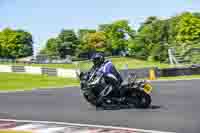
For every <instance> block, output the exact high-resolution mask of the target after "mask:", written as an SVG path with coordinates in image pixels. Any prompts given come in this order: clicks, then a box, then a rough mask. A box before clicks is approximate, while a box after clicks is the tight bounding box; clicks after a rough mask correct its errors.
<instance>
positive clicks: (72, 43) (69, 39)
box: [58, 29, 79, 55]
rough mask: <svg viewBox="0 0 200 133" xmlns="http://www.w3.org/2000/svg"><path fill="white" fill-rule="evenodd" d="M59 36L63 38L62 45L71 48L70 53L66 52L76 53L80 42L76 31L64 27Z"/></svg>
mask: <svg viewBox="0 0 200 133" xmlns="http://www.w3.org/2000/svg"><path fill="white" fill-rule="evenodd" d="M58 38H59V39H60V40H61V43H62V45H61V47H66V49H68V50H69V53H67V52H64V53H66V54H70V55H74V54H75V52H76V49H77V47H78V44H79V40H78V37H77V36H76V34H75V32H74V31H73V30H66V29H63V30H62V31H61V32H60V34H59V35H58ZM63 50H64V49H63Z"/></svg>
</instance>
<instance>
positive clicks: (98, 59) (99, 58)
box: [91, 53, 105, 66]
mask: <svg viewBox="0 0 200 133" xmlns="http://www.w3.org/2000/svg"><path fill="white" fill-rule="evenodd" d="M91 59H92V62H93V64H94V65H95V66H100V65H101V64H103V63H104V60H105V59H104V55H103V54H101V53H95V54H94V55H93V56H92V58H91Z"/></svg>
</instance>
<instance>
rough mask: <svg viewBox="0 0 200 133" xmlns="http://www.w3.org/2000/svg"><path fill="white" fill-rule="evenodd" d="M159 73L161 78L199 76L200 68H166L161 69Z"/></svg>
mask: <svg viewBox="0 0 200 133" xmlns="http://www.w3.org/2000/svg"><path fill="white" fill-rule="evenodd" d="M158 73H159V75H158V76H159V77H170V76H181V75H197V74H200V67H180V68H165V69H159V70H158Z"/></svg>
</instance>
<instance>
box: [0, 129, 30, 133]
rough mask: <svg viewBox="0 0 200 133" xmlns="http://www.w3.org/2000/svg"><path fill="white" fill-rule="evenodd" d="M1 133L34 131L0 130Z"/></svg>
mask: <svg viewBox="0 0 200 133" xmlns="http://www.w3.org/2000/svg"><path fill="white" fill-rule="evenodd" d="M0 133H32V132H27V131H13V130H0Z"/></svg>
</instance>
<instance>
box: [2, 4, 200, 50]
mask: <svg viewBox="0 0 200 133" xmlns="http://www.w3.org/2000/svg"><path fill="white" fill-rule="evenodd" d="M183 11H192V12H200V1H199V0H0V30H2V29H4V28H5V27H10V28H13V29H24V30H26V31H28V32H30V33H32V35H33V39H34V50H35V51H36V52H37V51H38V49H39V48H41V47H42V46H44V45H45V42H46V41H47V40H48V38H51V37H56V36H57V35H58V33H59V32H60V31H61V30H62V29H63V28H65V29H74V30H76V31H77V30H78V29H81V28H97V26H98V25H99V24H105V23H111V22H113V21H115V20H118V19H127V20H129V22H130V25H131V26H132V27H133V28H134V29H137V28H138V27H139V25H140V24H141V23H142V22H143V21H144V20H145V19H146V18H147V17H148V16H158V17H162V18H166V17H170V16H174V15H176V14H178V13H181V12H183Z"/></svg>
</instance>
